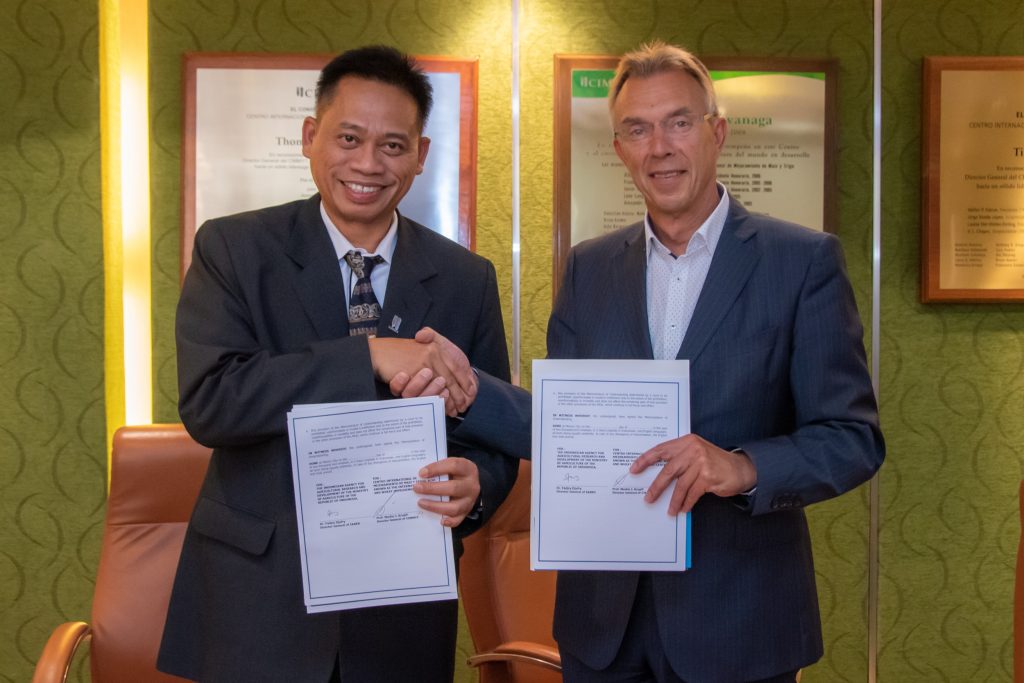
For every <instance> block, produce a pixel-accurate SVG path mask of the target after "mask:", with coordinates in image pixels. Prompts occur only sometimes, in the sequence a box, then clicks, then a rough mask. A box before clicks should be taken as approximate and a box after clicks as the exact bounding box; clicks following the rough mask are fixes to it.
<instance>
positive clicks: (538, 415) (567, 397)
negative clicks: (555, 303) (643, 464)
mask: <svg viewBox="0 0 1024 683" xmlns="http://www.w3.org/2000/svg"><path fill="white" fill-rule="evenodd" d="M689 431H690V380H689V363H688V362H687V361H678V360H672V361H662V360H535V361H533V481H532V484H533V498H532V501H531V502H532V518H531V526H530V531H531V536H530V554H531V557H530V561H531V567H532V568H533V569H600V570H621V571H683V570H685V569H687V568H689V566H690V516H689V514H685V515H676V516H673V517H670V516H669V515H668V502H669V498H670V496H671V491H672V489H671V487H670V488H669V489H668V490H667V491H666V492H665V493H663V494H662V495H661V497H660V498H659V499H658V500H657V501H656V502H655V503H653V504H648V503H645V502H644V494H645V493H646V492H647V488H648V487H649V486H650V484H651V482H652V481H654V478H655V477H656V476H657V475H658V473H659V472H660V471H661V468H662V466H663V465H662V464H661V463H659V464H657V465H653V466H651V467H648V468H647V469H646V470H645V471H644V472H642V473H641V474H639V475H633V474H630V473H629V466H630V465H631V464H632V463H633V461H634V460H636V459H637V457H639V456H640V454H642V453H643V452H644V451H646V450H647V449H649V448H651V447H652V446H655V445H657V444H659V443H661V442H663V441H668V440H669V439H674V438H676V437H679V436H682V435H684V434H687V433H689Z"/></svg>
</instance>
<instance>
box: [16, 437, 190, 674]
mask: <svg viewBox="0 0 1024 683" xmlns="http://www.w3.org/2000/svg"><path fill="white" fill-rule="evenodd" d="M209 461H210V450H209V449H207V448H204V447H203V446H200V445H199V444H197V443H196V442H195V441H193V440H192V438H191V437H190V436H189V435H188V434H187V433H186V432H185V429H184V428H183V427H182V426H181V425H146V426H141V427H122V428H121V429H119V430H118V431H117V433H116V434H115V435H114V448H113V453H112V455H111V463H110V496H109V498H108V500H107V515H106V519H105V521H104V524H103V544H102V547H101V549H100V564H99V569H98V571H97V574H96V590H95V593H94V594H93V604H92V622H91V624H87V623H85V622H81V621H77V622H67V623H64V624H61V625H60V626H58V627H57V628H56V629H55V630H54V632H53V634H52V635H51V636H50V639H49V640H48V641H47V643H46V646H45V647H44V648H43V654H42V656H41V657H40V658H39V661H38V662H37V663H36V669H35V675H34V676H33V677H32V681H33V683H51V682H55V681H64V680H65V679H66V677H67V673H68V670H69V668H70V667H71V664H72V659H73V657H74V655H75V652H76V650H77V649H78V648H79V646H81V645H83V644H85V643H89V653H90V665H91V669H92V679H93V681H97V682H103V681H118V682H120V681H132V682H133V683H150V682H154V683H155V682H158V681H159V682H169V681H182V680H183V679H181V678H177V677H175V676H168V675H166V674H163V673H160V672H159V671H157V670H156V668H155V665H156V653H157V648H158V646H159V644H160V637H161V634H162V633H163V629H164V618H165V616H166V614H167V603H168V601H169V599H170V595H171V583H172V582H173V580H174V572H175V569H176V568H177V566H178V556H179V555H180V554H181V544H182V540H183V539H184V537H185V527H186V525H187V524H188V520H189V517H190V516H191V514H192V508H193V506H194V505H195V501H196V497H197V496H198V494H199V486H200V484H201V483H202V481H203V477H204V476H205V474H206V467H207V465H208V464H209Z"/></svg>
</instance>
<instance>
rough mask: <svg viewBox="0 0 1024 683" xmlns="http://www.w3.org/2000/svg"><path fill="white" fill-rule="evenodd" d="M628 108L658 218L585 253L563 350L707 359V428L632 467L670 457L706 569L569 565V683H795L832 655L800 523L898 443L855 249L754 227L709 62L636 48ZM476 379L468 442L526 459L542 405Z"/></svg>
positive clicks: (624, 96)
mask: <svg viewBox="0 0 1024 683" xmlns="http://www.w3.org/2000/svg"><path fill="white" fill-rule="evenodd" d="M609 100H610V101H609V104H610V108H611V114H612V125H613V128H614V132H615V150H616V152H617V153H618V155H619V157H620V158H621V159H622V161H623V162H624V164H625V165H626V168H627V169H628V170H629V172H630V174H631V175H632V178H633V182H634V183H635V185H636V187H637V188H638V189H639V190H640V192H641V193H642V194H643V196H644V199H645V202H646V206H647V215H646V217H645V218H644V220H643V221H642V222H640V223H637V224H635V225H632V226H629V227H627V228H624V229H622V230H619V231H616V232H614V233H611V234H608V235H604V236H602V237H598V238H596V239H593V240H589V241H586V242H584V243H582V244H580V245H578V246H576V247H575V248H574V249H573V250H572V252H571V253H570V254H569V258H568V262H567V264H566V267H565V275H564V279H563V281H562V283H561V287H560V288H559V291H558V297H557V300H556V302H555V306H554V310H553V312H552V314H551V319H550V321H549V323H548V340H547V342H548V356H549V357H550V358H611V359H614V358H662V359H671V358H678V359H688V360H689V362H690V383H691V389H690V391H691V397H690V401H691V404H690V410H691V427H692V430H693V432H692V433H691V434H688V435H686V436H683V437H681V438H678V439H674V440H672V441H668V442H666V443H663V444H661V445H659V446H656V447H655V448H653V449H651V450H649V451H648V452H646V453H644V454H643V455H641V456H640V457H639V458H638V459H637V460H636V462H635V464H634V465H633V471H634V472H639V471H641V470H643V469H645V468H647V467H648V466H650V465H652V464H653V463H655V462H658V461H664V463H665V465H664V467H663V469H662V471H661V473H660V474H659V475H658V476H657V478H656V479H655V480H654V483H653V484H652V485H651V487H650V490H649V491H648V493H647V497H646V499H647V501H649V502H650V501H654V500H656V499H657V498H659V497H660V496H661V495H669V496H671V500H670V505H669V512H670V514H678V513H679V512H688V511H692V513H693V516H692V552H693V567H692V569H690V570H689V571H686V572H679V573H669V572H608V571H605V572H589V571H563V572H560V573H559V576H558V595H557V601H556V607H555V622H554V635H555V638H556V640H557V641H558V643H559V647H560V650H561V653H562V663H563V667H564V674H565V680H566V681H570V682H574V681H586V682H588V683H589V682H595V683H598V682H600V683H605V682H609V683H610V682H620V681H621V682H625V681H650V680H655V681H659V683H679V682H680V681H686V682H689V683H704V682H707V683H739V682H750V681H772V682H783V681H793V680H794V679H795V676H796V673H797V671H798V670H799V669H800V668H801V667H804V666H806V665H808V664H811V663H813V662H814V661H816V660H817V659H819V658H820V657H821V655H822V639H821V624H820V619H819V615H818V600H817V594H816V590H815V583H814V567H813V561H812V557H811V543H810V537H809V534H808V529H807V521H806V518H805V516H804V512H803V508H804V507H805V506H807V505H809V504H811V503H816V502H818V501H821V500H825V499H828V498H831V497H834V496H837V495H839V494H842V493H844V492H846V491H849V490H850V489H852V488H854V487H856V486H857V485H859V484H861V483H862V482H864V481H865V480H867V479H869V478H870V477H871V476H872V475H873V474H874V472H875V471H876V470H877V469H878V467H879V466H880V465H881V462H882V459H883V457H884V450H885V448H884V444H883V440H882V435H881V432H880V431H879V428H878V411H877V406H876V402H875V397H874V393H873V390H872V386H871V380H870V377H869V373H868V370H867V365H866V362H865V353H864V346H863V342H862V336H863V328H862V326H861V323H860V319H859V317H858V314H857V309H856V304H855V301H854V297H853V292H852V290H851V287H850V283H849V281H848V278H847V276H846V273H845V266H844V261H843V256H842V251H841V247H840V244H839V240H838V239H836V237H835V236H834V235H830V234H827V233H821V232H816V231H813V230H809V229H807V228H803V227H800V226H797V225H793V224H790V223H786V222H783V221H780V220H776V219H773V218H768V217H766V216H760V215H754V214H750V213H748V212H747V211H746V210H745V209H744V208H743V207H742V206H741V205H740V203H739V202H737V201H736V200H735V199H733V198H731V197H730V196H729V193H728V191H727V189H726V188H725V187H724V186H722V185H721V184H720V183H718V182H717V179H716V161H717V159H718V155H719V152H720V151H721V149H722V145H723V144H724V143H725V139H726V136H727V134H728V123H727V122H726V120H725V118H724V117H723V116H722V115H721V113H720V112H719V110H718V106H717V103H716V100H715V92H714V87H713V85H712V83H711V80H710V78H709V76H708V73H707V69H706V68H705V67H704V65H703V64H701V62H700V61H698V60H697V59H696V58H695V57H694V56H693V55H691V54H690V53H688V52H686V51H684V50H682V49H679V48H676V47H672V46H667V45H664V44H660V43H659V44H654V45H649V46H644V47H642V48H640V49H639V50H637V51H635V52H632V53H630V54H627V55H625V56H624V57H623V58H622V60H621V62H620V63H619V67H618V70H617V73H616V75H615V79H614V81H613V82H612V85H611V92H610V98H609ZM419 339H420V340H421V341H433V342H435V343H436V342H438V341H443V340H439V339H438V337H437V335H433V334H430V333H424V334H422V335H420V337H419ZM447 353H448V354H449V355H450V356H451V357H453V358H455V357H458V356H459V352H458V350H457V349H456V348H455V347H454V345H450V344H449V345H448V346H447ZM479 375H480V386H479V390H478V393H477V396H476V399H475V402H474V403H473V405H472V407H471V408H470V409H469V410H468V411H467V412H466V413H465V414H464V420H463V422H462V423H461V425H460V426H459V427H458V428H457V429H456V431H455V435H456V436H457V437H458V438H460V439H468V440H471V441H476V442H478V443H481V444H485V445H487V446H488V447H490V448H494V449H498V450H500V451H502V452H505V453H507V454H509V455H513V456H519V457H528V454H529V452H530V397H529V394H528V393H527V392H525V391H523V390H521V389H518V388H516V387H512V386H510V385H508V384H506V383H504V382H501V381H498V380H495V379H494V378H491V377H489V376H488V375H487V374H486V373H485V372H480V373H479ZM425 383H426V379H425V378H413V379H412V380H411V381H410V380H409V379H408V377H407V376H406V375H404V374H399V375H397V376H396V377H395V378H394V380H393V381H392V383H391V387H392V390H393V391H399V392H401V391H404V392H406V393H407V394H409V395H413V394H416V393H418V392H419V391H421V390H423V388H424V385H425ZM428 391H429V390H428ZM581 523H582V522H581Z"/></svg>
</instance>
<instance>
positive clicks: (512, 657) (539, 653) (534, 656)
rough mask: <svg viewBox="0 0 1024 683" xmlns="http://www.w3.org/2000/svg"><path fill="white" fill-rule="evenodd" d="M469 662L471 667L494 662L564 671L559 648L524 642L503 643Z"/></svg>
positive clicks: (473, 657)
mask: <svg viewBox="0 0 1024 683" xmlns="http://www.w3.org/2000/svg"><path fill="white" fill-rule="evenodd" d="M468 662H469V665H470V666H474V667H478V666H481V665H483V664H490V663H494V662H502V663H505V662H519V663H522V664H532V665H534V666H539V667H541V668H543V669H551V670H552V671H561V670H562V658H561V656H560V655H559V654H558V649H557V648H553V647H551V646H549V645H541V644H539V643H528V642H526V641H522V640H514V641H510V642H508V643H502V644H501V645H499V646H498V647H496V648H494V649H493V650H492V651H490V652H483V653H481V654H478V655H473V656H472V657H470V658H469V660H468Z"/></svg>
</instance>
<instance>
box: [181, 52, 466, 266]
mask: <svg viewBox="0 0 1024 683" xmlns="http://www.w3.org/2000/svg"><path fill="white" fill-rule="evenodd" d="M333 57H334V55H324V54H266V53H259V54H250V53H188V54H186V55H185V56H184V64H183V67H184V78H183V79H182V80H183V82H184V90H185V92H184V106H185V112H184V121H183V126H182V128H183V135H182V153H181V160H182V161H181V180H182V182H181V185H182V227H181V276H182V278H184V276H185V271H186V270H188V266H189V262H190V260H191V256H192V243H193V240H194V237H195V231H196V230H197V229H198V228H199V226H201V225H202V224H203V222H204V221H206V220H208V219H210V218H215V217H217V216H224V215H228V214H232V213H237V212H239V211H247V210H249V209H257V208H261V207H264V206H272V205H274V204H281V203H284V202H287V201H291V200H294V199H301V198H303V197H309V196H311V195H313V194H314V193H315V192H316V187H315V186H314V184H313V178H312V175H311V174H310V172H309V162H308V160H307V159H306V158H305V157H304V156H302V121H303V119H305V118H306V117H307V116H312V115H313V113H314V103H315V91H316V81H317V77H318V76H319V72H320V69H321V68H323V66H324V65H325V64H326V63H327V62H328V61H330V60H331V59H332V58H333ZM416 60H417V62H418V63H419V64H420V66H421V67H422V68H423V70H424V71H425V72H426V74H427V76H428V77H429V78H430V82H431V85H432V86H433V88H434V107H433V109H432V111H431V113H430V118H429V119H428V120H427V125H426V129H425V130H424V133H423V134H424V135H426V136H427V137H429V138H430V153H429V154H428V155H427V163H426V165H425V168H424V170H423V173H422V174H421V175H420V176H419V177H417V178H416V180H415V181H414V182H413V185H412V188H411V189H410V190H409V194H407V195H406V196H405V198H404V199H403V200H402V203H401V204H400V206H399V208H400V210H401V211H402V213H403V214H405V215H406V216H408V217H409V218H412V219H413V220H415V221H418V222H419V223H422V224H423V225H425V226H427V227H429V228H431V229H433V230H436V231H437V232H439V233H441V234H443V235H445V236H446V237H449V238H451V239H453V240H455V241H457V242H459V243H460V244H462V245H463V246H465V247H467V248H469V249H472V248H473V247H474V246H475V245H474V226H475V221H476V125H477V102H476V93H477V63H476V62H475V61H467V60H458V59H451V58H448V57H417V58H416Z"/></svg>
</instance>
